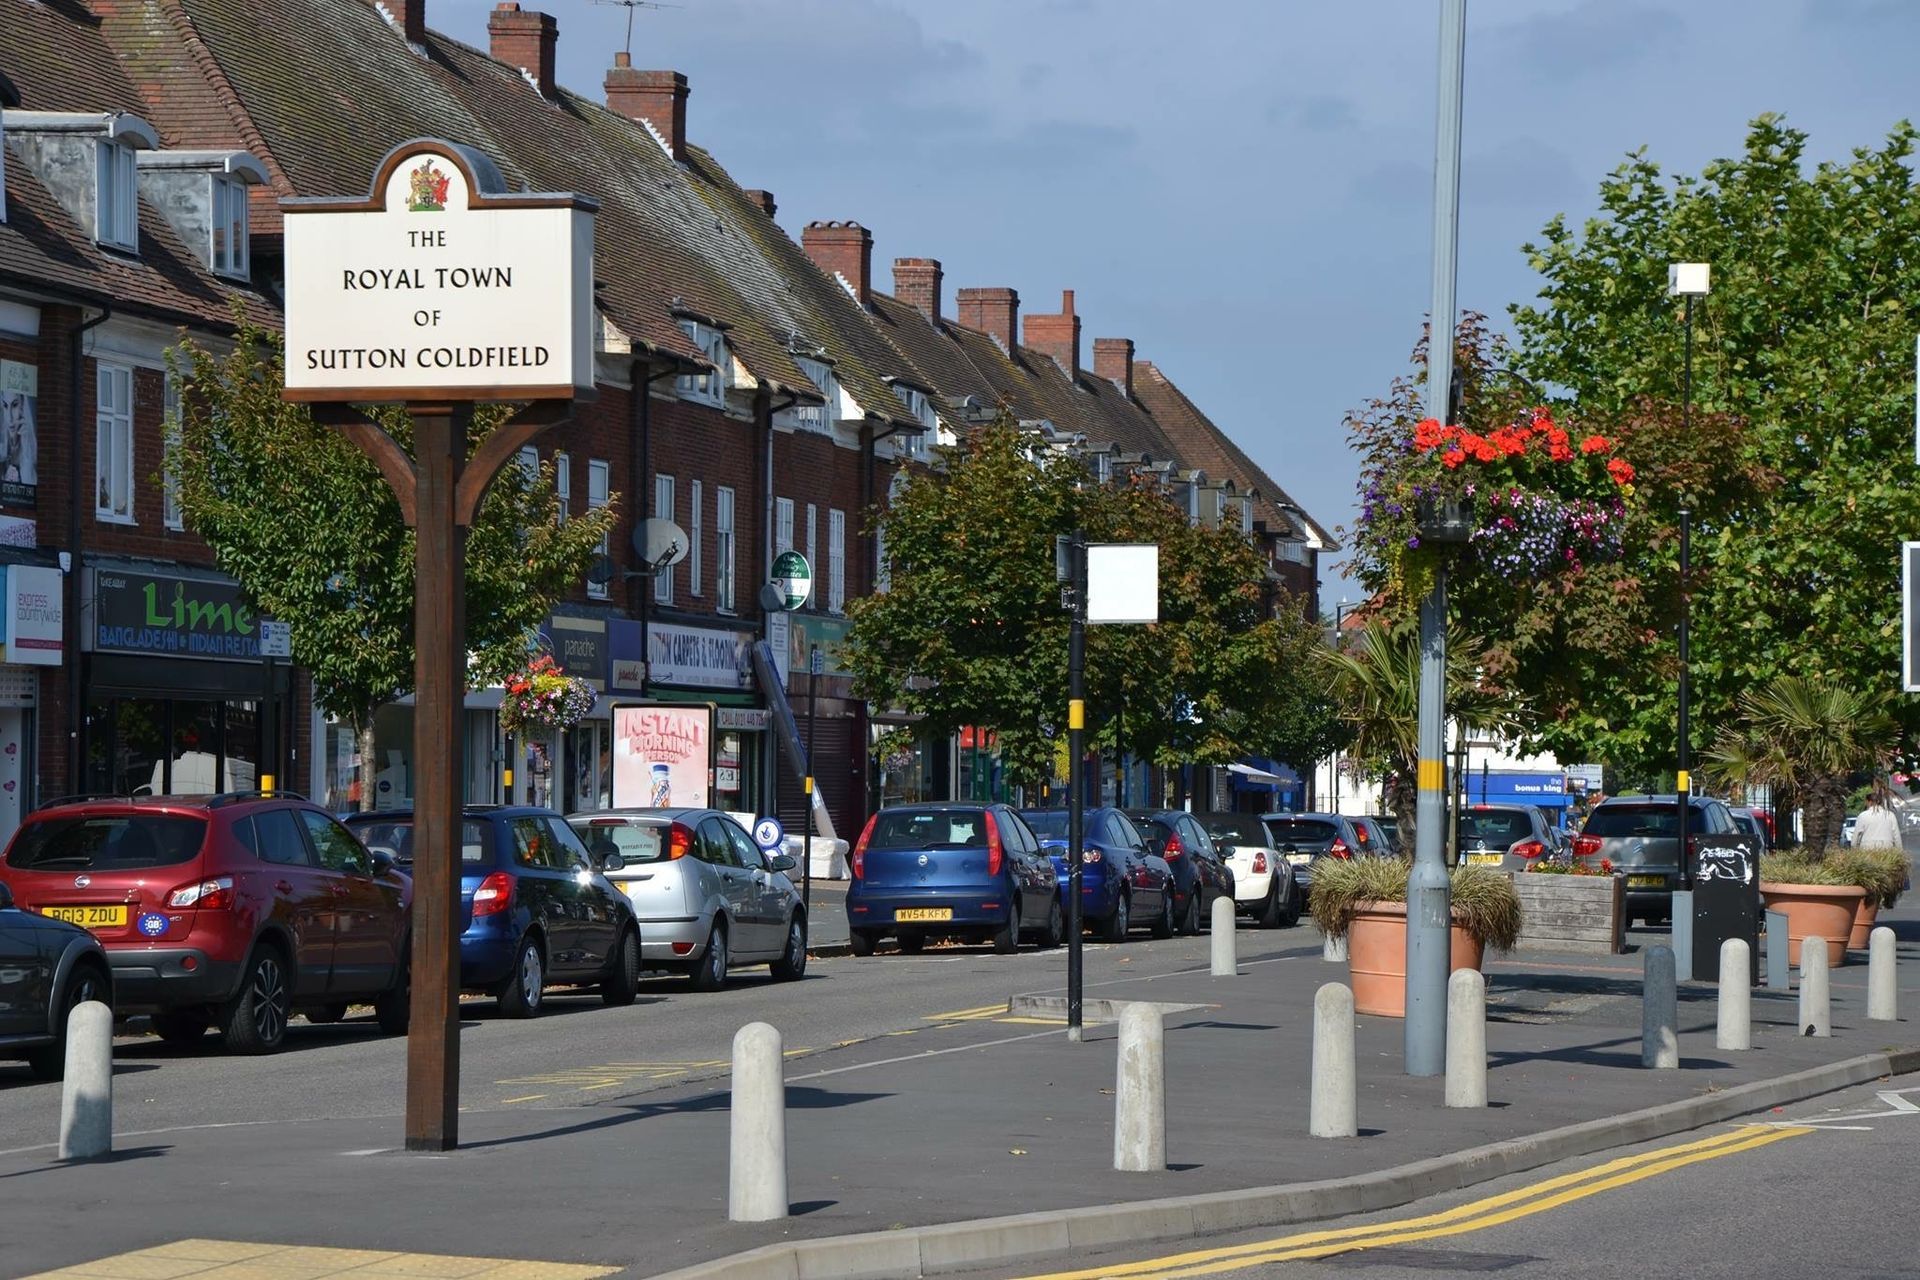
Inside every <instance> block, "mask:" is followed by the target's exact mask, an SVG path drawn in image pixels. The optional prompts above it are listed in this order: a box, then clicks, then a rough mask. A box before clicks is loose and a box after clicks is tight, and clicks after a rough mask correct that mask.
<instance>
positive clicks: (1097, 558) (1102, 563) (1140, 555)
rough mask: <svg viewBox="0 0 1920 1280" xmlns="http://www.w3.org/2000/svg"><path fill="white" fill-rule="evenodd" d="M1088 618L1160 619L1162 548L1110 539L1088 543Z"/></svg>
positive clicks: (1099, 620) (1134, 620)
mask: <svg viewBox="0 0 1920 1280" xmlns="http://www.w3.org/2000/svg"><path fill="white" fill-rule="evenodd" d="M1087 621H1088V622H1158V621H1160V548H1159V547H1158V546H1157V545H1155V544H1153V543H1150V542H1149V543H1125V542H1108V543H1095V544H1090V545H1089V546H1088V547H1087Z"/></svg>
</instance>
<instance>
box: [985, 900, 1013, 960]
mask: <svg viewBox="0 0 1920 1280" xmlns="http://www.w3.org/2000/svg"><path fill="white" fill-rule="evenodd" d="M987 940H988V941H989V942H991V943H993V954H995V955H997V956H1010V955H1012V954H1013V953H1014V952H1016V951H1018V950H1019V949H1020V899H1018V898H1015V899H1014V900H1013V902H1012V904H1011V905H1010V906H1009V907H1008V909H1007V922H1006V923H1005V924H1003V925H1001V926H1000V927H999V928H998V929H995V930H994V931H993V933H992V934H991V935H989V936H988V939H987Z"/></svg>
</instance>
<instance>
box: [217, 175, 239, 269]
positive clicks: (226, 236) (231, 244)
mask: <svg viewBox="0 0 1920 1280" xmlns="http://www.w3.org/2000/svg"><path fill="white" fill-rule="evenodd" d="M210 261H211V262H212V263H213V269H214V271H215V272H216V273H217V274H219V275H223V276H235V277H237V278H239V279H242V280H244V279H246V278H247V187H246V184H245V183H243V182H241V181H240V180H239V179H237V178H229V177H225V176H224V175H221V174H215V175H214V178H213V257H212V258H211V259H210Z"/></svg>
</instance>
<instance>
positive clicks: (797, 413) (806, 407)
mask: <svg viewBox="0 0 1920 1280" xmlns="http://www.w3.org/2000/svg"><path fill="white" fill-rule="evenodd" d="M794 363H795V364H798V365H799V366H800V372H802V373H804V374H806V375H807V378H808V380H809V381H811V382H812V383H813V385H814V386H816V387H818V388H819V389H820V394H821V396H822V397H824V398H825V400H826V403H825V404H802V405H795V406H794V409H793V420H794V423H795V424H796V425H797V426H799V427H800V428H801V429H803V430H806V431H831V430H833V424H834V423H835V422H836V421H837V420H838V419H839V417H840V407H839V406H840V380H839V379H838V378H836V377H834V376H833V366H831V365H829V364H827V363H825V362H824V361H820V360H809V359H807V358H806V357H804V356H801V357H797V358H796V359H795V361H794Z"/></svg>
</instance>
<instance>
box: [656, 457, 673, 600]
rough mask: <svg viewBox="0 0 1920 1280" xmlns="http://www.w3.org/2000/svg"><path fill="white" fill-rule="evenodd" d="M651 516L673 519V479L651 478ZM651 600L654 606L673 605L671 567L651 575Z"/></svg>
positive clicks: (663, 477)
mask: <svg viewBox="0 0 1920 1280" xmlns="http://www.w3.org/2000/svg"><path fill="white" fill-rule="evenodd" d="M653 515H654V518H655V519H656V520H671V519H673V477H672V476H655V477H654V478H653ZM653 600H654V603H655V604H672V603H673V566H672V565H668V566H667V567H666V568H664V569H662V570H661V571H660V572H659V573H656V574H655V575H653Z"/></svg>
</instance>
